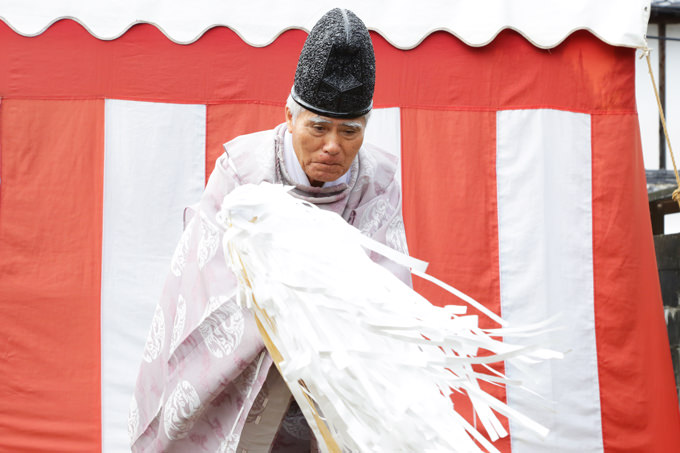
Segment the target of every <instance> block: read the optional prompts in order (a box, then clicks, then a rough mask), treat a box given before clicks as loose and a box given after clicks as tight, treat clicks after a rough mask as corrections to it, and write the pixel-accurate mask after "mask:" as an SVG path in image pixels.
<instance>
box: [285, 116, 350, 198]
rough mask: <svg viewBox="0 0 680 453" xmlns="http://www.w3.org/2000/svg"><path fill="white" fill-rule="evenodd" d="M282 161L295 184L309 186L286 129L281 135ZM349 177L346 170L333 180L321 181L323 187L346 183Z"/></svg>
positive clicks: (291, 137) (290, 136) (291, 138)
mask: <svg viewBox="0 0 680 453" xmlns="http://www.w3.org/2000/svg"><path fill="white" fill-rule="evenodd" d="M283 163H284V165H285V166H286V172H287V173H288V176H290V178H291V179H292V180H293V182H294V183H295V184H300V185H304V186H311V184H310V183H309V178H308V177H307V175H306V174H305V172H304V170H302V166H301V165H300V161H298V158H297V155H296V154H295V150H294V149H293V136H292V135H291V133H290V132H288V130H287V129H286V132H285V133H284V135H283ZM349 177H350V171H349V170H347V172H346V173H345V174H344V175H342V176H340V177H339V178H338V179H336V180H335V181H329V182H325V183H323V187H333V186H337V185H340V184H348V183H349Z"/></svg>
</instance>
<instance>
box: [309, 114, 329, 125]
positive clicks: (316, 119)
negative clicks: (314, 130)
mask: <svg viewBox="0 0 680 453" xmlns="http://www.w3.org/2000/svg"><path fill="white" fill-rule="evenodd" d="M308 121H309V122H311V123H314V124H332V121H330V120H327V119H325V118H321V117H320V116H313V117H311V118H309V119H308Z"/></svg>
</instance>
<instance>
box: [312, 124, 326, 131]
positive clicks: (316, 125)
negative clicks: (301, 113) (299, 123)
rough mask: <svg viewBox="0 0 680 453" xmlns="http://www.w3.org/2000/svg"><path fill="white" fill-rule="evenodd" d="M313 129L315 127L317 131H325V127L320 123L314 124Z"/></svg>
mask: <svg viewBox="0 0 680 453" xmlns="http://www.w3.org/2000/svg"><path fill="white" fill-rule="evenodd" d="M312 129H314V131H315V132H323V131H324V127H323V126H321V125H319V124H315V125H313V126H312Z"/></svg>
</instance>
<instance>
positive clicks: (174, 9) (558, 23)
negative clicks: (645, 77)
mask: <svg viewBox="0 0 680 453" xmlns="http://www.w3.org/2000/svg"><path fill="white" fill-rule="evenodd" d="M336 6H342V7H344V8H348V9H351V10H352V11H354V12H355V13H356V14H357V15H358V16H359V17H361V18H362V19H363V20H364V22H365V23H366V25H367V26H368V28H369V29H371V30H374V31H376V32H378V33H380V34H381V35H382V36H383V37H384V38H385V39H387V41H389V42H390V43H391V44H392V45H394V46H395V47H397V48H400V49H410V48H413V47H415V46H417V45H418V44H419V43H420V42H421V41H422V40H423V39H425V38H426V37H427V36H428V35H429V34H430V33H432V32H434V31H437V30H444V31H447V32H449V33H451V34H453V35H455V36H457V37H458V38H460V39H461V40H462V41H464V42H465V43H466V44H468V45H470V46H474V47H479V46H484V45H486V44H488V43H490V42H491V41H493V39H494V38H495V37H496V35H497V34H498V33H499V32H500V31H502V30H504V29H506V28H510V29H513V30H516V31H517V32H519V33H520V34H522V35H523V36H524V37H525V38H526V39H527V40H529V41H530V42H531V43H532V44H534V45H535V46H537V47H541V48H551V47H555V46H557V45H558V44H559V43H561V42H562V41H563V40H564V39H565V38H566V37H567V36H569V35H570V34H571V33H573V32H574V31H576V30H588V31H590V32H591V33H593V34H594V35H595V36H597V37H598V38H599V39H601V40H602V41H604V42H606V43H608V44H612V45H616V46H625V47H645V46H646V41H645V33H646V30H647V21H648V20H649V13H650V2H649V0H557V1H556V0H421V1H406V0H368V1H367V0H345V1H342V2H339V1H337V0H336V1H331V0H291V1H280V0H278V1H277V0H248V1H242V2H236V1H229V0H197V1H194V2H188V1H186V0H114V1H101V0H100V1H92V0H0V20H3V21H4V22H5V23H7V24H8V25H9V26H10V27H11V28H12V29H13V30H14V31H16V32H17V33H19V34H21V35H24V36H36V35H39V34H41V33H42V32H44V31H45V30H46V29H47V28H49V27H50V25H52V24H53V23H54V22H56V21H57V20H60V19H64V18H69V19H73V20H76V21H77V22H79V23H80V24H81V25H83V26H84V27H85V28H86V29H87V30H89V32H90V33H91V34H92V35H94V36H96V37H97V38H99V39H103V40H111V39H116V38H117V37H119V36H121V35H122V34H124V33H125V32H126V31H127V30H128V29H129V28H130V27H131V26H133V25H134V24H137V23H150V24H153V25H155V26H156V27H158V28H159V29H160V30H161V31H162V32H163V33H164V34H165V35H166V36H167V37H168V38H169V39H171V40H172V41H174V42H177V43H180V44H189V43H192V42H194V41H196V40H197V39H198V38H200V37H201V36H202V35H203V33H205V31H206V30H208V29H210V28H213V27H218V26H225V27H229V28H230V29H232V30H234V31H235V32H236V33H238V35H239V36H240V37H241V38H242V39H243V40H244V41H245V42H247V43H248V44H250V45H252V46H258V47H260V46H266V45H268V44H270V43H271V42H272V41H274V40H275V39H276V37H277V36H279V35H280V34H281V33H282V32H284V31H285V30H289V29H292V28H298V29H303V30H306V31H309V30H310V29H311V27H312V26H313V25H314V23H315V22H316V21H317V20H318V19H319V17H321V15H322V14H323V13H324V12H326V11H327V10H329V9H331V8H333V7H336Z"/></svg>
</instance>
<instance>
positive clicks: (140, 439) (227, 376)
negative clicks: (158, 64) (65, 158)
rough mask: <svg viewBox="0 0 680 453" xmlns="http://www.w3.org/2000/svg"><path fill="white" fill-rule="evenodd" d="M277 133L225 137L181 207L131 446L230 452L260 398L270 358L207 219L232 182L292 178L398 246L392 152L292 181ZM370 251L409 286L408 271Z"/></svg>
mask: <svg viewBox="0 0 680 453" xmlns="http://www.w3.org/2000/svg"><path fill="white" fill-rule="evenodd" d="M284 132H285V124H282V125H280V126H278V127H277V128H276V129H274V130H271V131H264V132H258V133H255V134H250V135H244V136H241V137H238V138H236V139H234V140H232V141H231V142H229V143H227V144H225V151H226V152H225V154H223V155H222V156H221V157H220V158H219V159H218V160H217V163H216V167H215V170H214V171H213V173H212V175H211V176H210V179H209V181H208V184H207V187H206V189H205V192H204V193H203V196H202V197H201V201H200V202H199V204H198V205H197V206H195V207H194V208H192V209H189V210H187V215H186V216H185V217H187V218H185V225H186V227H185V231H184V234H183V235H182V238H181V240H180V243H179V244H178V246H177V249H176V251H175V254H174V256H173V259H172V263H171V265H170V275H169V276H168V279H167V281H166V283H165V288H164V290H163V294H162V297H161V300H160V302H159V304H158V306H157V307H156V311H155V314H154V317H153V322H152V326H151V330H150V332H149V336H148V339H147V342H146V345H145V348H144V354H143V361H142V365H141V368H140V372H139V376H138V379H137V385H136V388H135V394H134V398H133V400H132V403H131V408H130V418H129V431H130V439H131V444H132V451H134V452H160V451H164V452H220V453H227V452H235V451H236V447H237V446H238V444H239V438H240V434H241V431H242V430H243V427H244V424H245V423H246V419H247V417H248V414H249V413H251V412H257V407H255V408H253V405H254V404H255V405H256V406H257V403H256V399H258V400H262V399H263V398H261V395H260V398H257V397H258V394H259V393H260V390H261V389H262V386H263V383H264V381H265V378H266V376H267V373H268V371H269V368H270V367H271V365H272V360H271V358H270V357H269V354H268V353H267V352H266V349H264V345H263V342H262V339H261V337H260V334H259V332H258V330H257V327H256V325H255V321H254V319H253V316H252V314H251V313H250V312H249V311H247V310H243V309H241V308H239V307H238V306H237V305H236V303H235V297H234V295H235V291H236V279H235V277H234V276H233V274H232V272H231V271H230V270H229V269H228V268H227V264H226V262H225V258H224V256H223V254H222V252H221V242H222V235H223V233H224V231H223V230H222V229H221V228H220V227H218V226H217V222H215V214H216V213H217V212H218V211H219V209H220V205H221V203H222V200H223V199H224V196H225V195H226V194H228V193H229V192H230V191H231V190H233V189H234V188H235V187H236V186H238V185H241V184H248V183H253V184H257V183H260V182H263V181H266V182H271V183H280V184H287V185H294V186H295V188H294V189H293V190H292V194H293V195H294V196H297V197H299V198H303V199H305V200H308V201H310V202H312V203H315V204H317V205H319V207H321V208H322V209H327V210H330V211H333V212H336V213H337V214H339V215H341V216H342V217H343V218H344V219H345V220H346V221H347V222H349V223H350V224H352V225H354V226H355V227H357V228H358V229H359V230H361V231H362V233H364V234H366V235H367V236H370V237H372V238H374V239H376V240H378V241H380V242H382V243H385V244H387V245H388V246H390V247H392V248H394V249H396V250H399V251H403V252H406V239H405V235H404V225H403V221H402V215H401V191H400V187H399V184H398V182H397V178H396V175H395V172H396V168H397V165H396V159H395V158H394V157H393V156H391V155H390V154H388V153H386V152H384V151H382V150H380V149H378V148H375V147H372V146H370V145H364V146H363V147H362V148H361V149H360V150H359V153H358V155H357V158H355V160H354V162H353V163H352V167H351V173H350V174H351V177H350V181H349V183H348V184H340V185H337V186H334V187H327V188H316V187H309V186H301V185H295V184H293V183H292V182H291V179H290V177H289V176H288V174H287V173H286V169H285V166H284V165H283V158H282V154H283V145H282V144H283V135H284ZM331 239H332V238H329V240H331ZM371 258H373V259H374V261H376V262H378V263H380V264H381V265H383V266H385V267H386V268H388V269H389V270H391V271H392V272H393V273H395V274H396V275H397V276H398V277H400V278H401V279H402V280H404V281H406V282H408V283H409V284H410V274H409V272H408V270H407V269H404V268H402V267H400V266H398V265H396V264H394V263H392V262H390V261H389V260H387V259H385V258H383V257H381V256H378V255H375V256H371ZM310 265H313V264H310ZM251 409H252V411H251Z"/></svg>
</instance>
